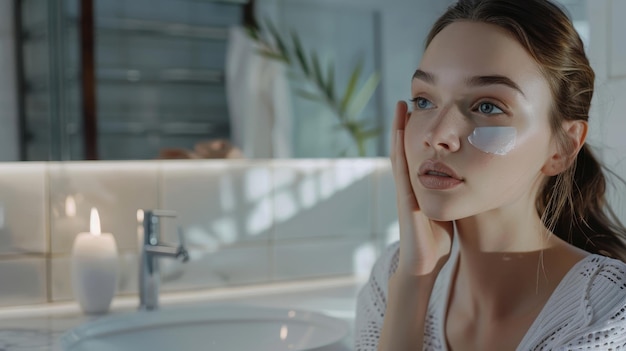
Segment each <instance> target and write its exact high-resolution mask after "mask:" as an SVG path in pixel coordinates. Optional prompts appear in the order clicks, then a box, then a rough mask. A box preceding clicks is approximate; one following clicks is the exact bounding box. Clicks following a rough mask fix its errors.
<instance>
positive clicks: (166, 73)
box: [26, 68, 224, 93]
mask: <svg viewBox="0 0 626 351" xmlns="http://www.w3.org/2000/svg"><path fill="white" fill-rule="evenodd" d="M78 79H79V77H78V74H77V73H76V72H71V73H69V74H68V75H67V76H66V83H69V84H67V85H66V87H67V88H70V87H71V86H72V85H71V84H72V83H77V82H78ZM96 79H97V82H96V83H130V84H142V83H143V84H146V83H147V84H159V83H161V84H211V85H222V84H224V71H221V70H201V69H187V68H169V69H162V70H141V69H123V68H99V69H98V70H97V72H96ZM46 89H48V80H47V78H46V77H37V78H31V79H29V80H28V81H27V82H26V91H28V92H29V93H34V92H41V91H46Z"/></svg>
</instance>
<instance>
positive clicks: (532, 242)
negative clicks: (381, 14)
mask: <svg viewBox="0 0 626 351" xmlns="http://www.w3.org/2000/svg"><path fill="white" fill-rule="evenodd" d="M593 83H594V73H593V70H592V69H591V67H590V66H589V62H588V60H587V57H586V56H585V53H584V50H583V44H582V42H581V40H580V38H579V36H578V35H577V33H576V31H575V30H574V28H573V26H572V24H571V22H570V21H569V19H568V18H567V16H566V15H565V14H564V13H563V11H561V9H560V8H558V7H557V6H555V4H553V3H551V2H549V1H548V0H524V1H520V0H476V1H469V0H467V1H463V0H462V1H459V2H458V3H457V4H456V5H453V6H452V7H450V8H449V9H448V11H447V12H446V13H445V14H444V15H443V16H442V17H441V18H440V19H439V20H438V21H437V22H436V23H435V25H434V27H433V29H432V30H431V33H430V34H429V36H428V38H427V41H426V50H425V52H424V55H423V58H422V61H421V63H420V65H419V68H418V69H417V71H416V72H415V74H414V75H413V78H412V82H411V94H412V99H411V105H412V109H411V110H412V111H411V112H408V107H407V104H406V103H404V102H399V103H398V105H397V109H396V117H395V120H394V127H393V133H394V134H393V142H392V143H393V144H392V153H391V161H392V168H393V173H394V177H395V183H396V189H397V207H398V217H399V223H400V241H399V243H396V244H394V245H391V246H390V247H389V248H388V249H387V250H386V251H385V252H384V253H383V254H382V255H381V257H380V258H379V260H378V261H377V263H376V264H375V266H374V268H373V270H372V275H371V277H370V280H369V282H368V283H367V284H366V286H365V287H364V288H363V289H362V290H361V292H360V294H359V297H358V304H357V319H356V331H355V339H356V350H360V351H365V350H384V351H400V350H418V349H422V348H423V349H424V350H481V351H485V350H499V351H501V350H515V349H517V350H578V349H588V348H593V349H595V350H619V349H625V348H626V320H625V318H626V285H625V283H626V273H625V272H626V264H624V263H623V262H622V260H624V258H626V246H625V244H624V238H625V233H626V230H625V229H624V227H623V226H621V225H620V224H619V222H618V221H617V220H615V219H613V218H614V216H609V215H607V213H609V214H610V213H611V212H610V211H609V210H608V209H607V208H605V198H604V191H605V179H604V176H603V174H602V169H601V166H600V165H599V163H598V162H597V160H596V159H595V158H594V156H593V155H592V153H591V152H590V149H589V147H588V146H587V145H586V144H585V137H586V135H587V128H588V125H587V119H588V112H589V107H590V103H591V98H592V94H593Z"/></svg>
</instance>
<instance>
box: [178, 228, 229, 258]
mask: <svg viewBox="0 0 626 351" xmlns="http://www.w3.org/2000/svg"><path fill="white" fill-rule="evenodd" d="M184 231H185V240H186V241H187V243H188V244H189V245H190V246H194V247H199V248H202V250H204V251H209V252H214V251H217V250H218V249H219V248H220V246H221V243H220V241H219V239H218V238H216V236H215V235H213V234H211V233H209V231H207V230H206V229H205V228H202V227H200V226H197V225H194V226H190V227H187V228H185V229H184Z"/></svg>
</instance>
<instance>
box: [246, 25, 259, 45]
mask: <svg viewBox="0 0 626 351" xmlns="http://www.w3.org/2000/svg"><path fill="white" fill-rule="evenodd" d="M246 33H247V34H248V37H250V38H251V39H252V40H254V41H260V39H261V38H260V37H259V31H258V29H257V28H255V27H253V26H246Z"/></svg>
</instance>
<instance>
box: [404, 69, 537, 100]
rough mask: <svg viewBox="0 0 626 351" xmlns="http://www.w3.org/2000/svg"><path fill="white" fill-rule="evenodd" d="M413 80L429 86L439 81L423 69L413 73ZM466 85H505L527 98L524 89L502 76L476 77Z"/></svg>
mask: <svg viewBox="0 0 626 351" xmlns="http://www.w3.org/2000/svg"><path fill="white" fill-rule="evenodd" d="M413 79H419V80H421V81H424V82H426V83H429V84H435V83H436V81H437V79H436V77H435V75H433V74H432V73H428V72H425V71H422V70H421V69H417V70H416V71H415V73H413ZM465 83H466V84H467V85H468V86H472V87H476V86H478V87H482V86H488V85H504V86H507V87H509V88H511V89H514V90H517V91H518V92H519V93H520V94H522V96H524V97H526V94H524V92H523V91H522V89H521V88H520V87H519V85H517V83H515V82H514V81H513V80H512V79H511V78H509V77H506V76H502V75H498V74H495V75H489V76H474V77H470V78H468V79H466V80H465Z"/></svg>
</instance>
